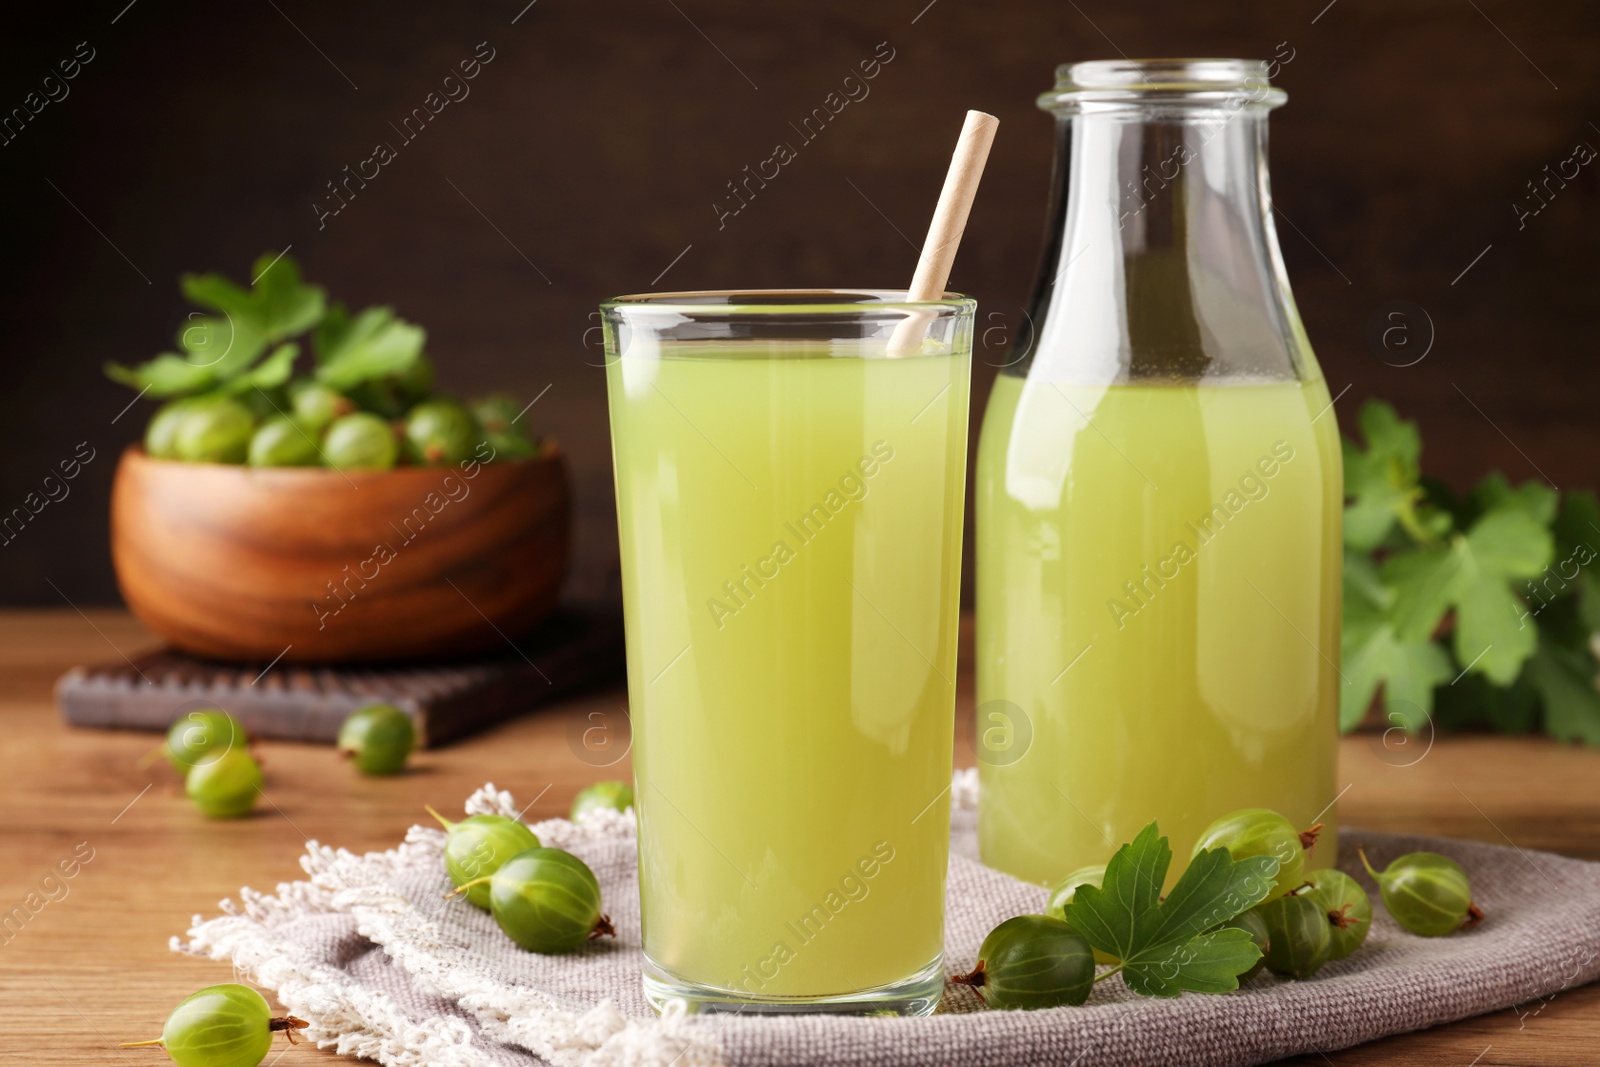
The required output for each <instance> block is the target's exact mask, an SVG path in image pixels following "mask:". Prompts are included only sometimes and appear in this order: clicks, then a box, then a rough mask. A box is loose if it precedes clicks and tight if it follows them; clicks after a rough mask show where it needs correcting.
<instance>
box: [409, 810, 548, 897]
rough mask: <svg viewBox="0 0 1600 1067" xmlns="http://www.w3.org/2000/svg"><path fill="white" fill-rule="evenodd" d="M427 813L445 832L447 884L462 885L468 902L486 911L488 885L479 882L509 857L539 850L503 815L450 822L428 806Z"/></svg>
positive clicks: (535, 841)
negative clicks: (448, 877) (468, 887)
mask: <svg viewBox="0 0 1600 1067" xmlns="http://www.w3.org/2000/svg"><path fill="white" fill-rule="evenodd" d="M428 814H429V815H432V816H433V817H434V818H435V819H438V820H439V823H440V825H442V826H443V827H444V829H445V835H446V836H445V842H444V869H445V872H446V873H447V874H449V875H450V884H451V885H454V886H458V887H459V886H464V885H468V884H469V883H470V884H471V886H472V887H471V888H470V889H468V890H467V891H466V897H467V900H468V901H469V902H470V903H472V904H475V905H477V906H478V907H480V908H482V909H483V910H484V911H488V910H489V886H488V885H487V883H485V882H483V881H482V879H484V878H487V877H488V876H490V875H492V874H494V872H495V871H498V870H499V869H500V868H501V867H502V866H503V865H504V864H505V862H506V860H508V859H510V858H511V857H512V856H515V855H516V854H517V853H519V852H526V851H527V850H528V849H530V848H538V847H539V837H538V835H537V834H535V833H534V832H533V831H532V830H530V829H528V828H527V826H525V825H523V824H522V823H521V822H519V821H518V820H516V819H512V818H509V817H508V816H505V815H469V816H467V817H466V818H465V819H462V820H461V821H460V822H451V821H450V820H449V819H446V818H445V817H444V816H443V815H440V814H439V813H438V812H437V811H434V810H433V809H432V808H431V807H430V808H428Z"/></svg>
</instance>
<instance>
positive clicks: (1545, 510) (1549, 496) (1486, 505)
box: [1471, 471, 1560, 526]
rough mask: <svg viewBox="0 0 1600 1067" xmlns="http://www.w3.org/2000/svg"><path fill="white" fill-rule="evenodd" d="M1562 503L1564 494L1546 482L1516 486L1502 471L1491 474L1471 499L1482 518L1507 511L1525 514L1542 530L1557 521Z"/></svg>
mask: <svg viewBox="0 0 1600 1067" xmlns="http://www.w3.org/2000/svg"><path fill="white" fill-rule="evenodd" d="M1559 499H1560V494H1559V493H1557V492H1556V490H1554V489H1552V488H1551V487H1550V486H1548V485H1545V484H1544V483H1543V482H1523V483H1522V484H1521V485H1518V486H1513V485H1512V484H1511V483H1510V482H1509V481H1507V480H1506V476H1505V475H1504V474H1501V473H1500V472H1499V471H1490V472H1489V474H1488V476H1487V477H1485V478H1484V479H1483V481H1481V482H1479V483H1478V486H1477V488H1475V489H1473V491H1472V497H1471V501H1472V504H1473V506H1474V507H1475V508H1476V509H1477V511H1478V513H1479V514H1483V513H1485V512H1489V511H1499V510H1506V509H1510V510H1515V511H1521V512H1524V513H1525V514H1527V515H1528V517H1529V518H1531V519H1533V521H1535V522H1537V523H1538V524H1539V525H1541V526H1549V525H1550V524H1551V523H1552V522H1554V521H1555V518H1556V504H1557V503H1558V501H1559Z"/></svg>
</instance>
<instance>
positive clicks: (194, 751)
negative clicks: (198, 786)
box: [161, 708, 249, 773]
mask: <svg viewBox="0 0 1600 1067" xmlns="http://www.w3.org/2000/svg"><path fill="white" fill-rule="evenodd" d="M248 740H249V739H248V738H247V737H246V736H245V732H244V727H242V726H240V725H239V722H238V720H237V719H235V718H234V717H233V716H232V715H229V714H228V713H227V712H225V711H223V710H222V709H221V708H199V709H196V710H195V711H191V712H189V714H187V715H185V716H183V717H182V718H180V719H177V720H175V721H174V722H173V724H172V725H171V726H169V727H167V740H166V743H165V744H163V745H162V746H161V752H162V754H163V755H165V756H166V757H167V760H168V762H170V763H171V764H172V765H173V767H175V768H177V770H178V771H179V772H180V773H181V772H187V771H188V770H189V768H190V767H193V766H194V765H195V764H196V763H199V762H201V760H204V759H209V758H213V757H214V756H216V755H219V754H221V753H223V752H227V751H228V750H230V749H232V748H233V747H234V746H236V745H237V746H238V747H240V748H243V747H244V745H245V743H246V742H247V741H248Z"/></svg>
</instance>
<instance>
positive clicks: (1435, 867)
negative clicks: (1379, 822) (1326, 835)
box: [1360, 851, 1483, 937]
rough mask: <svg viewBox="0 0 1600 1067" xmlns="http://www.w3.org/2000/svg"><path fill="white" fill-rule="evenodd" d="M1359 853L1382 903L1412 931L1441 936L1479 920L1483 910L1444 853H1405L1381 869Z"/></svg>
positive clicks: (1463, 875)
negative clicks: (1381, 898) (1373, 867)
mask: <svg viewBox="0 0 1600 1067" xmlns="http://www.w3.org/2000/svg"><path fill="white" fill-rule="evenodd" d="M1360 856H1361V865H1362V866H1364V867H1365V868H1366V869H1367V873H1368V874H1370V875H1372V879H1373V881H1375V882H1377V883H1378V892H1379V894H1380V895H1381V896H1382V897H1383V906H1384V907H1385V908H1387V909H1389V914H1390V915H1392V916H1394V921H1395V922H1397V923H1399V924H1400V925H1401V926H1403V927H1405V928H1406V929H1407V930H1410V931H1411V932H1412V933H1414V934H1418V935H1420V936H1422V937H1442V936H1444V935H1445V934H1448V933H1451V932H1453V931H1455V930H1459V929H1461V928H1462V927H1463V926H1476V925H1477V924H1478V923H1480V922H1482V921H1483V910H1482V909H1481V908H1479V907H1478V906H1477V905H1476V904H1474V903H1473V902H1472V886H1471V884H1470V883H1469V882H1468V881H1467V872H1466V871H1464V870H1462V869H1461V865H1460V864H1459V863H1457V862H1456V861H1455V860H1453V859H1451V858H1449V857H1448V856H1441V855H1439V854H1438V853H1437V852H1407V853H1406V854H1405V855H1404V856H1400V857H1397V858H1396V859H1395V860H1394V861H1393V862H1391V863H1390V864H1389V866H1388V867H1386V868H1384V869H1383V870H1382V871H1375V870H1373V869H1372V864H1370V863H1368V862H1367V854H1366V853H1365V852H1364V851H1363V852H1360Z"/></svg>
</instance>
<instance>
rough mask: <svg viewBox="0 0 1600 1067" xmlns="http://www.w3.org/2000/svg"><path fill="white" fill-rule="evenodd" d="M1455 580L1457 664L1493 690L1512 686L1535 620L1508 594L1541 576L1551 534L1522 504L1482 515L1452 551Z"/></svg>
mask: <svg viewBox="0 0 1600 1067" xmlns="http://www.w3.org/2000/svg"><path fill="white" fill-rule="evenodd" d="M1451 548H1452V551H1453V552H1454V553H1455V554H1456V555H1457V556H1458V557H1459V559H1460V564H1459V566H1460V573H1459V575H1458V576H1457V579H1456V589H1455V602H1456V632H1455V652H1456V658H1457V659H1458V660H1459V661H1460V662H1461V663H1464V664H1467V665H1468V667H1469V669H1471V670H1475V671H1478V672H1479V673H1481V674H1483V675H1484V676H1485V677H1487V678H1488V679H1489V680H1490V681H1491V682H1494V683H1495V684H1496V685H1510V684H1511V683H1512V682H1513V681H1515V680H1516V677H1517V674H1518V673H1519V672H1520V671H1521V670H1522V665H1523V663H1525V662H1526V661H1527V659H1528V657H1529V656H1531V655H1533V653H1534V650H1535V649H1536V648H1537V647H1538V644H1539V631H1538V627H1537V626H1536V624H1535V623H1534V620H1533V615H1532V613H1531V612H1529V611H1528V609H1527V608H1526V606H1525V605H1524V604H1523V601H1522V599H1521V598H1520V597H1519V596H1518V595H1517V594H1516V593H1515V592H1513V591H1512V588H1511V583H1512V582H1513V581H1515V580H1517V579H1523V580H1528V579H1533V578H1537V577H1539V575H1540V574H1541V573H1543V571H1544V569H1545V567H1547V566H1548V565H1549V563H1550V557H1551V555H1552V554H1553V553H1554V551H1555V540H1554V538H1553V537H1551V535H1550V531H1549V529H1548V528H1547V527H1546V525H1545V523H1544V522H1541V521H1540V520H1539V519H1538V518H1536V517H1535V516H1534V515H1533V514H1531V513H1530V512H1529V511H1528V510H1526V509H1525V508H1524V507H1523V506H1522V505H1521V504H1519V503H1515V502H1506V503H1503V504H1501V505H1499V506H1497V507H1496V508H1495V509H1494V510H1492V511H1489V512H1486V513H1485V514H1484V515H1483V516H1482V517H1481V518H1479V519H1478V521H1477V522H1475V523H1473V524H1472V528H1471V529H1469V530H1468V531H1467V532H1466V534H1465V535H1460V534H1458V535H1456V537H1455V538H1454V539H1453V542H1452V545H1451Z"/></svg>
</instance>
